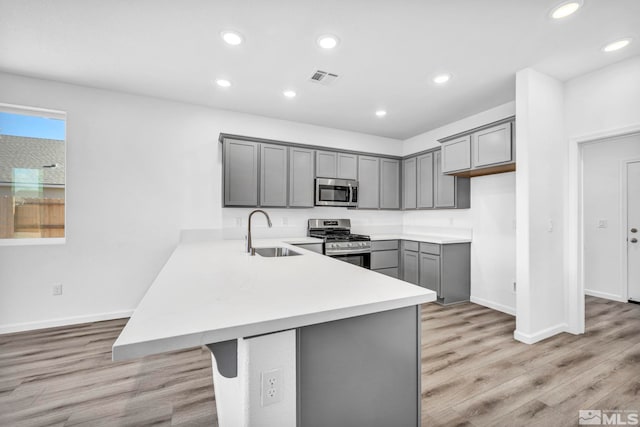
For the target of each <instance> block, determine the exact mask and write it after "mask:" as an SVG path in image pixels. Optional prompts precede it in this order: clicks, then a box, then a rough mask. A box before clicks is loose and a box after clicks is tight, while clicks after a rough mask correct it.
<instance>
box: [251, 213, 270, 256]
mask: <svg viewBox="0 0 640 427" xmlns="http://www.w3.org/2000/svg"><path fill="white" fill-rule="evenodd" d="M256 212H261V213H263V214H264V216H266V217H267V224H269V228H271V218H269V214H268V213H266V212H265V211H263V210H262V209H254V210H253V211H251V213H250V214H249V219H248V220H247V252H248V253H250V254H251V255H252V256H253V255H255V254H256V250H255V249H254V248H253V246H252V245H251V217H252V216H253V214H254V213H256Z"/></svg>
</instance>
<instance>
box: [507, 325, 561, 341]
mask: <svg viewBox="0 0 640 427" xmlns="http://www.w3.org/2000/svg"><path fill="white" fill-rule="evenodd" d="M568 328H569V325H567V324H566V323H560V324H558V325H555V326H551V327H549V328H547V329H543V330H541V331H538V332H536V333H534V334H525V333H523V332H520V331H518V330H515V331H514V332H513V338H515V339H517V340H518V341H520V342H523V343H525V344H535V343H537V342H538V341H542V340H544V339H547V338H549V337H552V336H554V335H556V334H559V333H561V332H567V330H568Z"/></svg>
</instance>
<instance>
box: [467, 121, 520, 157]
mask: <svg viewBox="0 0 640 427" xmlns="http://www.w3.org/2000/svg"><path fill="white" fill-rule="evenodd" d="M511 125H512V123H511V122H509V123H504V124H501V125H498V126H494V127H492V128H489V129H485V130H481V131H478V132H476V133H474V134H473V138H472V141H473V167H474V168H477V167H481V166H488V165H493V164H496V163H506V162H510V161H511V160H512V158H511Z"/></svg>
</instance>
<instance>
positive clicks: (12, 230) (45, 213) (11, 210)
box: [0, 196, 64, 239]
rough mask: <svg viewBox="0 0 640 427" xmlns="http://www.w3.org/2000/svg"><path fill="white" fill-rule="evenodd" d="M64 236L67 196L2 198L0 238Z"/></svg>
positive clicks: (0, 200)
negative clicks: (59, 197)
mask: <svg viewBox="0 0 640 427" xmlns="http://www.w3.org/2000/svg"><path fill="white" fill-rule="evenodd" d="M25 237H64V199H40V198H30V199H23V198H18V199H16V198H14V197H12V196H3V197H0V238H5V239H7V238H25Z"/></svg>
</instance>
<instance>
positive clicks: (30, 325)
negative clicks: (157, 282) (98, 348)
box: [0, 310, 133, 334]
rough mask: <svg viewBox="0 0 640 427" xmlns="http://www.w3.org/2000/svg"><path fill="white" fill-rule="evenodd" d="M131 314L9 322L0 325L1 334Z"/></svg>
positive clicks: (105, 314) (117, 312) (103, 314)
mask: <svg viewBox="0 0 640 427" xmlns="http://www.w3.org/2000/svg"><path fill="white" fill-rule="evenodd" d="M131 314H133V310H125V311H113V312H110V313H100V314H92V315H88V316H72V317H62V318H58V319H50V320H42V321H38V322H25V323H8V324H6V325H0V334H10V333H13V332H24V331H32V330H34V329H45V328H55V327H56V326H68V325H77V324H78V323H89V322H100V321H102V320H113V319H122V318H125V317H131Z"/></svg>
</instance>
